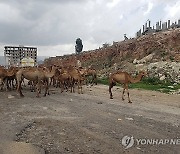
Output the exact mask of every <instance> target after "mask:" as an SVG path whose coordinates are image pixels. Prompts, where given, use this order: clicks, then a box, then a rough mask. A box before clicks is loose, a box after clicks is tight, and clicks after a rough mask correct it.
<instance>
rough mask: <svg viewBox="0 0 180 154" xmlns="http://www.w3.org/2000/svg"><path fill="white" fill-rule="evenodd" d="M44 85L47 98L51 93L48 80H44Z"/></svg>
mask: <svg viewBox="0 0 180 154" xmlns="http://www.w3.org/2000/svg"><path fill="white" fill-rule="evenodd" d="M44 84H45V93H44V97H45V96H46V95H47V93H49V90H48V79H47V80H44Z"/></svg>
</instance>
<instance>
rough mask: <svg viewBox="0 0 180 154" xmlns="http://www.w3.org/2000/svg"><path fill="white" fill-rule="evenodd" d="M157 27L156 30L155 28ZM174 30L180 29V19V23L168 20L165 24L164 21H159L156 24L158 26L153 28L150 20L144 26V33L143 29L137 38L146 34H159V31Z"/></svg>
mask: <svg viewBox="0 0 180 154" xmlns="http://www.w3.org/2000/svg"><path fill="white" fill-rule="evenodd" d="M154 27H156V28H154ZM174 28H180V19H179V20H178V21H175V22H174V23H171V21H170V20H168V21H167V22H163V23H162V21H158V22H156V26H153V28H152V27H151V22H150V20H149V19H148V20H147V21H146V23H145V24H144V25H143V26H142V32H141V29H140V30H139V31H138V32H137V33H136V37H140V36H142V35H145V34H149V33H155V32H159V31H165V30H168V29H174Z"/></svg>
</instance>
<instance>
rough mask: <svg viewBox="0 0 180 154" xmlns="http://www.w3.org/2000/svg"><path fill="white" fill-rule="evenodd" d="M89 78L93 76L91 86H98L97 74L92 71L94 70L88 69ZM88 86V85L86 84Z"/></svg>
mask: <svg viewBox="0 0 180 154" xmlns="http://www.w3.org/2000/svg"><path fill="white" fill-rule="evenodd" d="M88 76H91V77H92V80H91V81H90V83H91V85H93V84H95V85H97V72H96V70H95V69H92V68H88V69H87V73H86V77H88ZM86 84H88V83H87V82H86Z"/></svg>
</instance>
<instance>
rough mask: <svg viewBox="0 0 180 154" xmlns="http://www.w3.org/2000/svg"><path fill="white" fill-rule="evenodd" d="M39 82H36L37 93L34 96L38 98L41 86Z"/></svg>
mask: <svg viewBox="0 0 180 154" xmlns="http://www.w3.org/2000/svg"><path fill="white" fill-rule="evenodd" d="M40 82H41V81H38V83H37V84H36V89H37V95H36V97H38V98H39V94H40V88H41V86H40Z"/></svg>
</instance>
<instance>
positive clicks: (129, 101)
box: [126, 85, 132, 103]
mask: <svg viewBox="0 0 180 154" xmlns="http://www.w3.org/2000/svg"><path fill="white" fill-rule="evenodd" d="M126 90H127V94H128V103H132V102H131V100H130V95H129V90H128V85H126Z"/></svg>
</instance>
